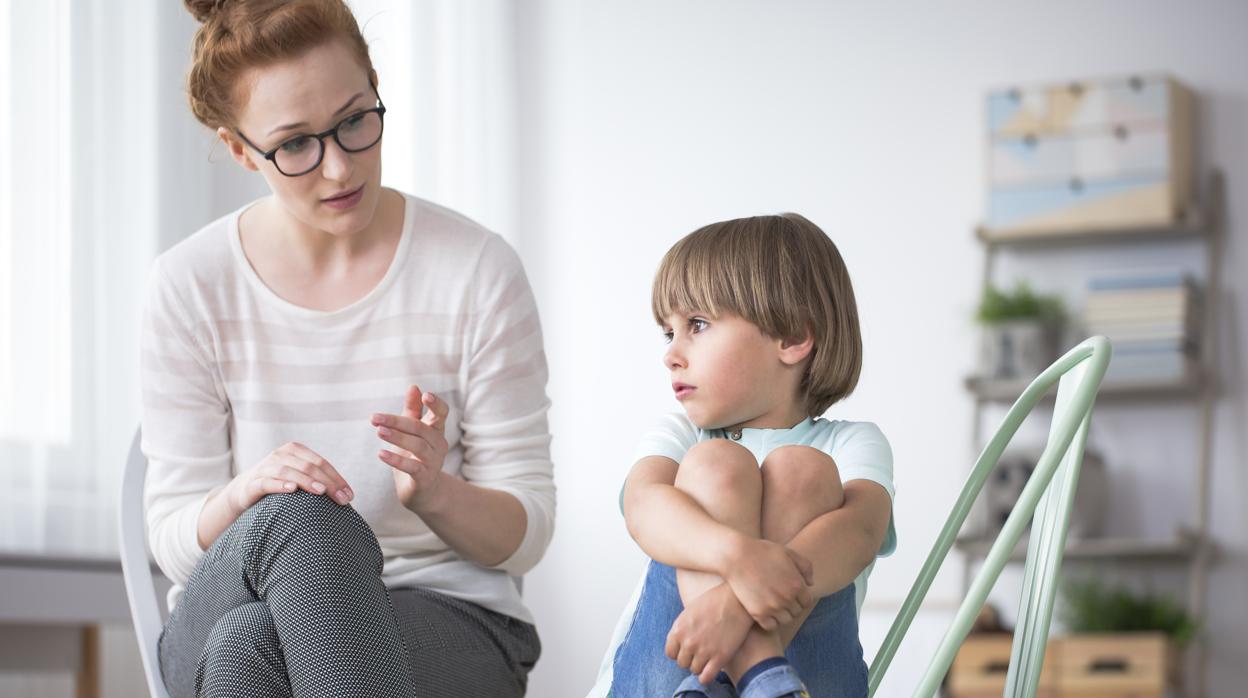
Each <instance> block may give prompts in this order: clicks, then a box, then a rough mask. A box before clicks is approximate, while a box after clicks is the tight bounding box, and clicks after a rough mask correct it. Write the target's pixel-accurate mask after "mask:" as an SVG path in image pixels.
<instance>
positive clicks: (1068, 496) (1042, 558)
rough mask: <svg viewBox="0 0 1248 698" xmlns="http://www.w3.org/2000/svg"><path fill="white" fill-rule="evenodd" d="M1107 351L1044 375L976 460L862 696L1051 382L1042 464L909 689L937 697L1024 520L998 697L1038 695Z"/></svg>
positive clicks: (1073, 359) (1078, 351) (1061, 363)
mask: <svg viewBox="0 0 1248 698" xmlns="http://www.w3.org/2000/svg"><path fill="white" fill-rule="evenodd" d="M1111 353H1112V349H1111V347H1110V344H1109V340H1107V339H1105V338H1104V337H1100V336H1097V337H1091V338H1089V339H1086V340H1084V341H1083V342H1081V343H1080V344H1078V345H1077V346H1075V347H1074V348H1073V349H1071V350H1070V351H1068V352H1066V354H1065V355H1064V356H1062V357H1061V358H1060V359H1058V360H1057V361H1056V362H1054V363H1053V365H1052V366H1049V367H1048V368H1047V369H1045V370H1044V372H1042V373H1041V374H1040V375H1039V376H1038V377H1037V378H1036V379H1035V380H1034V381H1032V382H1031V385H1029V386H1028V387H1027V389H1026V390H1024V391H1023V394H1022V395H1021V396H1020V397H1019V398H1018V400H1017V401H1015V402H1014V405H1013V406H1012V407H1011V408H1010V411H1009V412H1008V413H1007V414H1006V416H1005V419H1004V420H1003V421H1002V423H1001V426H1000V427H999V428H998V429H997V432H996V434H994V435H993V437H992V439H991V440H989V441H988V445H987V446H985V447H984V450H983V452H982V453H981V454H980V456H979V460H978V461H976V462H975V467H974V469H973V470H972V471H971V474H970V476H969V477H968V478H967V480H966V484H965V485H964V486H963V487H962V493H961V494H960V495H959V496H958V500H957V502H956V504H955V505H954V507H953V512H952V513H950V515H949V518H948V519H947V520H946V521H945V526H944V528H942V529H941V531H940V535H939V536H938V537H937V538H936V543H935V545H933V546H932V552H931V553H930V554H929V555H928V556H927V561H926V562H924V563H923V567H922V568H921V569H920V571H919V576H918V579H917V580H915V583H914V586H913V587H911V589H910V593H909V595H907V597H906V601H905V603H904V604H903V605H902V607H901V610H900V611H899V612H898V614H897V618H896V620H894V621H893V625H892V627H891V628H890V629H889V631H888V635H887V636H885V638H884V642H883V644H882V645H881V646H880V651H879V652H878V653H876V656H875V660H874V661H873V662H872V663H871V669H870V670H869V673H868V686H869V693H868V695H874V694H875V692H876V690H877V689H878V688H879V686H880V682H881V681H882V680H883V678H884V673H885V672H886V671H887V670H888V666H889V664H890V663H891V662H892V660H893V656H894V655H895V654H896V653H897V648H898V647H899V646H900V645H901V640H902V638H903V637H904V636H905V634H906V631H907V630H908V629H909V627H910V623H911V622H912V621H913V620H914V616H915V614H916V613H917V612H918V610H919V606H920V605H921V604H922V603H923V599H924V597H925V596H926V595H927V591H928V588H929V587H931V585H932V580H933V579H934V578H935V577H936V572H937V571H938V570H939V569H940V566H941V563H942V562H944V560H945V556H946V555H948V553H949V548H950V547H951V546H952V545H953V541H954V538H955V537H956V536H957V534H958V531H959V530H960V529H961V528H962V523H963V522H964V521H965V520H966V516H967V514H968V513H969V512H970V510H971V506H972V504H973V503H974V502H975V498H976V497H977V496H978V495H979V491H980V490H981V489H982V488H983V486H984V482H985V481H986V480H987V479H988V474H989V473H990V472H991V471H992V469H993V468H994V467H996V465H997V460H998V459H999V458H1000V457H1001V453H1002V452H1003V451H1004V450H1005V447H1006V446H1007V445H1008V444H1009V442H1010V439H1012V438H1013V437H1014V434H1015V432H1017V431H1018V427H1019V425H1020V424H1022V422H1023V420H1024V419H1025V418H1026V417H1027V415H1028V414H1030V413H1031V411H1032V409H1033V408H1034V407H1035V406H1036V404H1037V403H1038V402H1040V400H1041V399H1042V398H1043V397H1044V396H1045V394H1046V393H1048V392H1049V390H1050V389H1051V388H1052V387H1053V384H1054V383H1057V401H1056V403H1055V405H1054V408H1053V422H1052V424H1051V425H1050V429H1049V438H1048V442H1047V443H1046V445H1045V448H1044V451H1043V453H1042V454H1041V456H1040V460H1039V462H1038V463H1037V464H1036V468H1035V470H1034V471H1033V472H1032V475H1031V477H1030V478H1029V479H1028V481H1027V485H1026V487H1024V488H1023V492H1022V494H1021V495H1020V496H1019V500H1018V503H1017V504H1016V505H1015V506H1014V509H1013V510H1012V511H1011V512H1010V515H1009V517H1008V518H1007V519H1006V521H1005V526H1004V527H1003V528H1002V530H1001V533H1000V534H999V535H998V536H997V539H996V541H995V542H994V543H993V545H992V548H991V549H990V550H989V552H988V555H987V556H986V557H985V558H984V563H983V567H982V568H981V569H980V572H979V574H978V575H977V576H976V577H975V580H974V582H973V583H972V584H971V587H970V590H969V591H968V592H967V595H966V598H965V599H963V601H962V605H961V606H960V607H959V608H958V612H957V615H956V616H955V617H954V620H953V623H952V624H951V625H950V627H949V630H948V631H947V632H946V633H945V637H944V639H943V640H941V643H940V647H939V648H937V650H936V656H935V657H933V658H932V661H931V663H930V664H929V665H928V667H927V671H926V672H925V673H924V674H923V678H922V679H921V680H920V682H919V685H918V688H916V689H915V691H914V695H915V696H933V695H935V694H936V691H937V689H938V688H939V687H940V683H941V680H942V679H943V677H944V676H945V674H946V672H948V670H949V666H950V665H951V664H952V663H953V658H954V655H955V654H957V651H958V648H959V647H960V646H961V645H962V641H963V640H965V639H966V635H967V633H968V632H969V631H970V629H971V624H972V623H974V621H975V617H976V615H977V614H978V613H979V611H980V609H981V608H982V607H983V605H984V601H985V599H987V597H988V592H989V591H991V590H992V587H993V585H994V584H996V581H997V578H998V577H1000V576H1001V570H1002V569H1004V568H1005V564H1006V563H1007V562H1008V561H1009V558H1010V555H1011V553H1013V552H1014V548H1015V546H1016V545H1017V544H1018V541H1019V539H1020V538H1021V537H1022V534H1023V529H1025V528H1026V527H1027V521H1028V519H1032V524H1031V538H1030V540H1029V541H1028V546H1027V562H1026V567H1025V568H1024V572H1023V590H1022V594H1021V599H1020V603H1019V610H1018V622H1017V625H1016V627H1015V629H1014V641H1013V646H1012V648H1011V651H1010V666H1009V673H1008V674H1007V675H1006V682H1005V693H1004V695H1006V696H1012V697H1015V698H1017V697H1020V696H1026V697H1028V698H1030V697H1032V696H1035V695H1036V688H1037V686H1038V685H1039V683H1040V668H1041V665H1042V664H1043V663H1044V650H1045V645H1046V643H1047V640H1048V634H1049V622H1050V620H1051V619H1052V617H1053V602H1054V599H1055V597H1056V583H1057V579H1058V573H1059V571H1060V570H1061V566H1062V553H1063V551H1064V549H1065V545H1066V532H1067V529H1068V527H1069V523H1070V510H1071V504H1072V502H1073V499H1074V493H1075V485H1076V484H1077V483H1078V481H1079V468H1080V466H1081V465H1082V463H1083V448H1084V444H1085V443H1086V441H1087V436H1088V423H1089V422H1090V421H1091V419H1092V405H1093V403H1094V402H1095V400H1096V392H1097V390H1098V389H1099V388H1100V385H1101V379H1102V378H1104V377H1105V369H1106V368H1107V367H1108V366H1109V359H1110V355H1111Z"/></svg>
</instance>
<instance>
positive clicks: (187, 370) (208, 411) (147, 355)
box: [140, 259, 231, 585]
mask: <svg viewBox="0 0 1248 698" xmlns="http://www.w3.org/2000/svg"><path fill="white" fill-rule="evenodd" d="M140 344H141V347H142V357H141V362H140V376H141V378H140V380H141V383H142V402H143V442H142V448H143V454H144V455H145V456H147V459H148V466H147V478H146V483H145V487H144V508H145V509H146V519H147V534H148V543H149V545H150V547H151V549H152V555H153V557H155V559H156V564H157V565H159V566H160V569H161V570H162V571H163V572H164V573H165V575H166V576H168V577H169V579H170V580H172V581H174V582H175V583H177V584H182V585H185V584H186V582H187V580H188V579H189V578H190V576H191V572H192V571H193V570H194V569H195V564H196V563H197V562H198V561H199V558H200V557H201V556H202V555H203V553H204V551H203V549H202V548H200V547H199V537H198V525H199V513H200V510H201V509H202V508H203V505H204V502H205V501H207V499H208V496H209V495H210V494H211V493H213V492H214V491H215V490H216V489H219V488H220V487H223V486H224V485H225V484H226V483H227V482H229V480H230V460H231V454H230V441H229V405H228V401H227V399H226V397H225V392H224V390H223V387H222V385H221V383H220V381H219V380H218V379H217V376H218V374H217V372H216V370H215V369H214V363H213V362H212V360H211V358H210V356H211V354H210V352H208V351H207V350H206V348H205V347H206V341H204V340H203V339H201V338H199V337H197V335H196V334H195V332H194V330H193V316H192V315H191V314H190V312H189V310H188V308H187V306H186V304H185V303H184V302H183V301H182V299H181V298H180V297H179V296H178V293H177V289H176V288H175V287H174V285H173V284H172V283H171V282H170V280H169V277H168V276H167V275H166V274H165V271H164V269H163V267H162V266H161V265H160V260H159V259H158V260H157V262H156V264H155V265H154V267H153V269H152V274H151V281H150V283H149V286H148V294H147V303H146V307H145V309H144V315H143V334H142V337H141V340H140Z"/></svg>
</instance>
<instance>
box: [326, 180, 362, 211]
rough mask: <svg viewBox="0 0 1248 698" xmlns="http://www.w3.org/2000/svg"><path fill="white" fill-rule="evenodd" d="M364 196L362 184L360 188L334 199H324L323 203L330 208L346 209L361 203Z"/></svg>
mask: <svg viewBox="0 0 1248 698" xmlns="http://www.w3.org/2000/svg"><path fill="white" fill-rule="evenodd" d="M362 198H364V185H363V184H361V185H360V186H359V188H358V189H356V190H355V191H352V192H348V193H346V194H344V195H342V196H335V197H333V198H332V199H322V200H321V203H323V204H325V205H326V206H329V207H330V208H336V209H346V208H351V207H353V206H355V205H356V204H358V203H360V199H362Z"/></svg>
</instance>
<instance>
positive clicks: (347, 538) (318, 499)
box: [248, 490, 382, 570]
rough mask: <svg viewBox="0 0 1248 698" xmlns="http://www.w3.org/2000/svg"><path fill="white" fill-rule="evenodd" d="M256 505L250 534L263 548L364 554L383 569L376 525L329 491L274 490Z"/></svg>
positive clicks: (338, 554)
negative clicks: (277, 492)
mask: <svg viewBox="0 0 1248 698" xmlns="http://www.w3.org/2000/svg"><path fill="white" fill-rule="evenodd" d="M253 509H254V510H255V511H254V518H253V520H252V522H251V527H252V528H251V531H250V532H251V534H252V535H249V536H248V538H249V539H250V540H252V541H254V542H256V543H257V544H259V546H260V547H261V548H262V549H270V548H275V547H277V548H284V549H291V548H293V549H298V550H301V551H306V554H307V555H311V556H316V555H322V556H323V555H329V556H331V557H335V558H339V557H342V556H343V555H342V554H348V556H349V557H362V558H365V559H368V560H370V561H371V562H373V563H375V566H376V567H377V568H378V569H379V570H380V567H381V564H382V555H381V548H380V546H379V545H378V543H377V536H376V535H375V534H374V533H373V529H372V528H371V527H370V526H369V525H368V523H367V522H366V521H364V517H362V516H360V514H359V512H357V511H356V510H355V508H354V507H351V506H349V505H342V504H338V503H337V502H335V501H333V500H332V499H330V498H329V497H327V496H325V495H317V494H312V493H310V492H304V491H302V490H297V491H295V492H290V493H280V494H270V495H268V496H266V497H264V498H263V499H261V500H260V501H259V502H257V503H256V504H255V505H254V507H253Z"/></svg>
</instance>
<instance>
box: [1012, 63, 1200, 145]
mask: <svg viewBox="0 0 1248 698" xmlns="http://www.w3.org/2000/svg"><path fill="white" fill-rule="evenodd" d="M1188 99H1190V97H1189V96H1188V94H1187V91H1186V89H1185V88H1183V87H1182V86H1181V85H1180V84H1179V83H1177V82H1176V81H1174V80H1172V79H1170V78H1167V77H1164V76H1149V77H1130V78H1122V79H1117V80H1101V81H1087V82H1072V83H1067V84H1063V85H1046V86H1037V87H1030V88H1010V89H1005V90H998V91H995V92H992V93H990V94H989V95H988V131H989V133H990V134H991V135H992V136H993V137H1017V138H1022V137H1026V136H1028V135H1033V136H1035V135H1042V134H1053V133H1070V132H1072V131H1080V130H1083V129H1088V128H1097V127H1106V126H1109V127H1112V126H1116V125H1124V124H1125V125H1132V124H1136V125H1138V124H1152V125H1161V124H1167V123H1170V122H1172V121H1176V120H1181V119H1185V118H1186V106H1187V100H1188Z"/></svg>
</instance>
